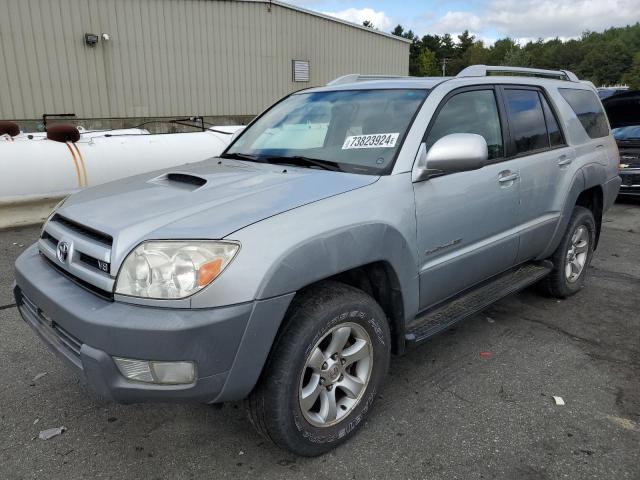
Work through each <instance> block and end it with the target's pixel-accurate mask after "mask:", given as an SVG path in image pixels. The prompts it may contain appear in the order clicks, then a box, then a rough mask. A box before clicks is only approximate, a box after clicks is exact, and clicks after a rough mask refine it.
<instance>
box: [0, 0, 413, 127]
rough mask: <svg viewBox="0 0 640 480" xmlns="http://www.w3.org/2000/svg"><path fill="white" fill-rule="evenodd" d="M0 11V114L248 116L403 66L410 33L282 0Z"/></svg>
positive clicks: (81, 4)
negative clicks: (353, 77)
mask: <svg viewBox="0 0 640 480" xmlns="http://www.w3.org/2000/svg"><path fill="white" fill-rule="evenodd" d="M0 11H1V12H0V119H12V120H18V121H24V120H34V119H39V118H40V117H41V116H42V115H43V114H44V113H63V112H73V113H75V114H76V115H77V116H78V117H79V118H85V119H87V118H94V119H105V118H151V117H172V116H190V115H203V116H207V117H242V116H253V115H256V114H257V113H259V112H260V111H262V110H263V109H264V108H265V107H266V106H268V105H269V104H270V103H272V102H273V101H275V100H276V99H278V98H280V97H282V96H283V95H285V94H287V93H289V92H292V91H295V90H299V89H302V88H306V87H310V86H314V85H321V84H324V83H326V82H327V81H329V80H331V79H333V78H335V77H338V76H340V75H344V74H347V73H382V74H398V75H406V74H407V73H408V65H409V43H408V41H406V40H405V39H402V38H399V37H395V36H392V35H389V34H386V33H382V32H378V31H375V30H371V29H368V28H365V27H362V26H359V25H355V24H351V23H349V22H344V21H341V20H338V19H335V18H332V17H328V16H325V15H322V14H318V13H315V12H310V11H308V10H304V9H302V8H298V7H294V6H291V5H287V4H285V3H281V2H278V1H260V0H253V1H252V0H240V1H235V0H3V1H2V8H0Z"/></svg>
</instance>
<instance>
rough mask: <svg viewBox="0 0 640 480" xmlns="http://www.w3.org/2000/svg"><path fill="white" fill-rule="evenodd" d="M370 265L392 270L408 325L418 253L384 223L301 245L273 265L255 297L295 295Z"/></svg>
mask: <svg viewBox="0 0 640 480" xmlns="http://www.w3.org/2000/svg"><path fill="white" fill-rule="evenodd" d="M374 262H385V263H387V264H388V265H389V266H390V268H391V269H392V270H393V271H394V272H395V275H396V277H397V279H398V283H399V284H400V290H401V292H402V298H403V307H404V308H403V310H404V312H405V321H406V318H409V317H408V316H411V315H412V312H414V313H415V312H416V311H417V310H418V298H419V292H418V282H417V275H418V269H417V258H416V252H415V249H414V248H412V247H411V246H410V243H409V241H408V240H407V239H406V238H405V237H404V236H403V234H402V233H401V232H400V231H398V230H397V229H395V228H393V227H391V226H389V225H387V224H383V223H364V224H359V225H355V226H353V225H352V226H349V227H347V228H344V229H339V230H334V231H331V232H328V233H326V234H324V235H321V236H316V237H313V238H310V239H307V240H305V241H304V242H302V243H299V244H298V245H296V246H295V247H293V248H292V249H289V250H288V251H287V252H285V253H283V255H282V256H281V258H280V259H278V261H277V262H274V264H273V266H272V267H271V269H270V270H269V271H268V273H267V275H265V277H264V280H263V282H262V283H261V285H260V287H259V289H258V295H257V298H260V299H263V298H271V297H276V296H279V295H284V294H287V293H289V292H294V291H297V290H300V289H301V288H304V287H306V286H308V285H311V284H313V283H315V282H318V281H320V280H323V279H326V278H330V277H332V276H334V275H337V274H339V273H342V272H345V271H348V270H351V269H354V268H357V267H361V266H363V265H368V264H371V263H374Z"/></svg>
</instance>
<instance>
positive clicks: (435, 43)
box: [420, 35, 442, 60]
mask: <svg viewBox="0 0 640 480" xmlns="http://www.w3.org/2000/svg"><path fill="white" fill-rule="evenodd" d="M420 43H422V48H428V49H429V50H431V51H432V52H433V53H435V54H436V58H437V59H438V60H440V59H441V58H442V54H441V52H440V48H441V47H442V39H441V38H440V36H439V35H424V36H423V37H422V39H421V40H420Z"/></svg>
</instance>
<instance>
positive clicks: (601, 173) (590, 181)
mask: <svg viewBox="0 0 640 480" xmlns="http://www.w3.org/2000/svg"><path fill="white" fill-rule="evenodd" d="M606 182H607V170H606V168H605V166H604V165H601V164H599V163H590V164H587V165H585V166H583V167H582V168H580V170H578V171H577V172H576V174H575V175H574V177H573V181H572V182H571V188H570V189H569V192H568V194H567V196H566V198H565V201H564V204H563V207H562V211H561V213H560V220H559V221H558V225H557V226H556V229H555V231H554V233H553V236H552V237H551V241H550V242H549V244H548V245H547V247H546V248H545V250H544V252H543V253H542V254H541V255H540V256H539V257H538V258H539V259H542V258H548V257H550V256H551V255H552V254H553V252H554V251H555V250H556V248H558V245H559V244H560V240H561V239H562V236H563V235H564V232H565V230H566V229H567V225H568V224H569V219H570V218H571V215H572V213H573V209H574V207H575V206H576V202H577V200H578V197H579V196H580V194H581V193H582V192H584V191H585V190H588V189H590V188H593V187H596V186H602V185H604V184H605V183H606Z"/></svg>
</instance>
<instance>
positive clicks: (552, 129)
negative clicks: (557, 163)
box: [540, 95, 565, 148]
mask: <svg viewBox="0 0 640 480" xmlns="http://www.w3.org/2000/svg"><path fill="white" fill-rule="evenodd" d="M540 100H541V101H542V109H543V110H544V119H545V121H546V122H547V130H548V132H549V144H550V145H551V148H555V147H561V146H563V145H564V144H565V143H564V137H563V136H562V132H561V131H560V127H559V126H558V120H557V119H556V116H555V115H554V114H553V112H552V111H551V107H549V104H548V103H547V100H546V99H545V98H544V96H542V95H540Z"/></svg>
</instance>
